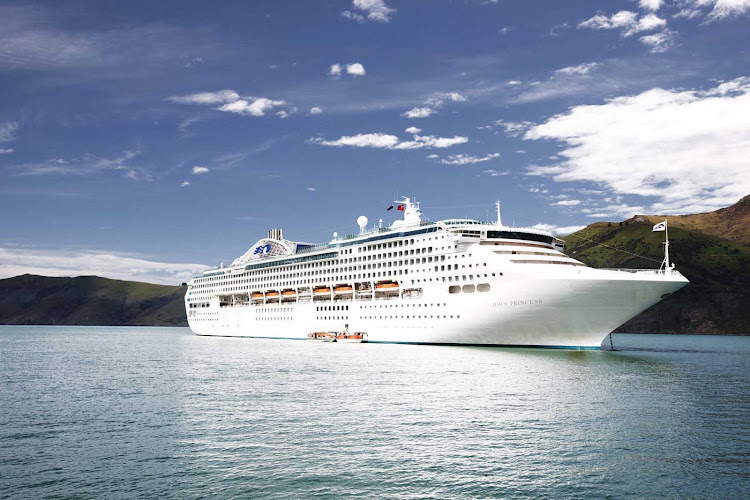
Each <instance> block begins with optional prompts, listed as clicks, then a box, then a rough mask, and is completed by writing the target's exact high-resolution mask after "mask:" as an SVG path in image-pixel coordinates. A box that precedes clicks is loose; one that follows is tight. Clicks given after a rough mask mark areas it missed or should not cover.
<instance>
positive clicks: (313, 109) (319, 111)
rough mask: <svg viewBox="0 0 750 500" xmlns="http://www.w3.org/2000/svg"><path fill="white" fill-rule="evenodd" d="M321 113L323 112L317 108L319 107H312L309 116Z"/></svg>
mask: <svg viewBox="0 0 750 500" xmlns="http://www.w3.org/2000/svg"><path fill="white" fill-rule="evenodd" d="M322 112H323V110H322V109H320V108H319V107H317V106H315V107H312V108H310V114H311V115H319V114H320V113H322Z"/></svg>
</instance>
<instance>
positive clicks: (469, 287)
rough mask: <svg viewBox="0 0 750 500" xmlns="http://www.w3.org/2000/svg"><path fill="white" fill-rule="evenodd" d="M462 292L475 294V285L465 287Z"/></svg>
mask: <svg viewBox="0 0 750 500" xmlns="http://www.w3.org/2000/svg"><path fill="white" fill-rule="evenodd" d="M462 291H463V292H464V293H474V285H464V286H463V289H462ZM451 317H452V316H451Z"/></svg>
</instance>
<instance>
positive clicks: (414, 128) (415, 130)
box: [404, 127, 422, 134]
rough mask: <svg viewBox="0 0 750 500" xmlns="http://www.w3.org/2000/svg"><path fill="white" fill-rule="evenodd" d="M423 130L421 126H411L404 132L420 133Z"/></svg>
mask: <svg viewBox="0 0 750 500" xmlns="http://www.w3.org/2000/svg"><path fill="white" fill-rule="evenodd" d="M421 131H422V129H421V128H417V127H409V128H407V129H406V130H404V132H407V133H409V134H418V133H420V132H421Z"/></svg>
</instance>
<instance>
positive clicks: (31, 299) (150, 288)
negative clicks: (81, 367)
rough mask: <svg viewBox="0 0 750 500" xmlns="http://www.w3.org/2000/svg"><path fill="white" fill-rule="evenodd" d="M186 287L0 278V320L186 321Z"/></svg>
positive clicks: (37, 322) (158, 323) (39, 322)
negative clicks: (184, 298)
mask: <svg viewBox="0 0 750 500" xmlns="http://www.w3.org/2000/svg"><path fill="white" fill-rule="evenodd" d="M185 291H186V287H180V286H165V285H154V284H150V283H139V282H135V281H119V280H111V279H107V278H99V277H96V276H81V277H78V278H50V277H45V276H32V275H29V274H25V275H23V276H16V277H14V278H8V279H4V280H0V324H6V325H149V326H187V320H186V318H185V306H184V303H183V297H184V296H185Z"/></svg>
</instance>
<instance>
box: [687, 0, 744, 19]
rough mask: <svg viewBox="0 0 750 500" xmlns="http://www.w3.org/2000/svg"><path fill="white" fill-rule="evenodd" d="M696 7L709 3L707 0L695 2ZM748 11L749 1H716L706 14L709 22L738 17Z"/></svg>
mask: <svg viewBox="0 0 750 500" xmlns="http://www.w3.org/2000/svg"><path fill="white" fill-rule="evenodd" d="M695 1H696V3H697V4H698V5H705V4H706V3H710V1H707V0H703V1H701V0H695ZM748 11H750V0H717V1H716V3H715V4H714V8H713V9H712V10H711V12H710V13H709V14H708V18H709V20H714V19H725V18H727V17H735V16H740V15H742V14H745V13H747V12H748Z"/></svg>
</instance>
